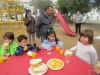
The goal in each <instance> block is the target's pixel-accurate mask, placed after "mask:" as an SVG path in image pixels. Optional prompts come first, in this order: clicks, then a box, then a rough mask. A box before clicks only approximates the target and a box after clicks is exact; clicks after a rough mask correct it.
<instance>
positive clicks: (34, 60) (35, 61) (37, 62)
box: [30, 58, 42, 66]
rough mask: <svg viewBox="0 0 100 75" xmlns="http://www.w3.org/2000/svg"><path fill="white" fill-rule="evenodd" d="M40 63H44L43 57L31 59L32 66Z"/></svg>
mask: <svg viewBox="0 0 100 75" xmlns="http://www.w3.org/2000/svg"><path fill="white" fill-rule="evenodd" d="M40 63H42V59H41V58H37V59H31V60H30V65H31V66H38V65H40Z"/></svg>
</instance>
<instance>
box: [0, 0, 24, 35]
mask: <svg viewBox="0 0 100 75" xmlns="http://www.w3.org/2000/svg"><path fill="white" fill-rule="evenodd" d="M20 4H21V3H20V2H19V0H1V1H0V35H2V34H3V33H4V32H5V31H13V32H14V31H18V30H15V29H16V28H15V27H18V29H21V28H22V27H21V26H22V25H23V24H24V21H23V19H24V18H23V13H24V9H23V7H22V5H20ZM22 30H23V28H22V29H21V32H22ZM18 33H19V32H18Z"/></svg>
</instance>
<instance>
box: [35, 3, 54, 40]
mask: <svg viewBox="0 0 100 75" xmlns="http://www.w3.org/2000/svg"><path fill="white" fill-rule="evenodd" d="M52 15H53V7H52V6H49V5H48V6H46V7H45V9H44V11H43V14H42V15H40V16H39V17H38V20H37V24H36V35H37V37H38V38H40V37H41V42H43V41H44V40H45V39H46V33H47V31H48V29H52V28H53V26H52Z"/></svg>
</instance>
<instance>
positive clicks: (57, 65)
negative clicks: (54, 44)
mask: <svg viewBox="0 0 100 75" xmlns="http://www.w3.org/2000/svg"><path fill="white" fill-rule="evenodd" d="M47 66H48V67H49V68H50V69H52V70H60V69H62V68H63V67H64V62H63V61H62V60H61V59H57V58H53V59H50V60H48V62H47Z"/></svg>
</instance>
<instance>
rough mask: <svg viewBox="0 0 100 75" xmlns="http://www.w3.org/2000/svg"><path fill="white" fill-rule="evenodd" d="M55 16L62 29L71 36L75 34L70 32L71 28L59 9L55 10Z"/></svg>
mask: <svg viewBox="0 0 100 75" xmlns="http://www.w3.org/2000/svg"><path fill="white" fill-rule="evenodd" d="M56 16H57V17H58V19H59V21H60V23H61V25H62V27H63V29H64V31H65V32H66V33H67V34H68V35H71V36H75V33H74V32H72V30H71V29H70V27H69V25H68V23H67V21H66V20H65V18H64V17H63V16H62V15H61V13H60V12H59V11H56Z"/></svg>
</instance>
